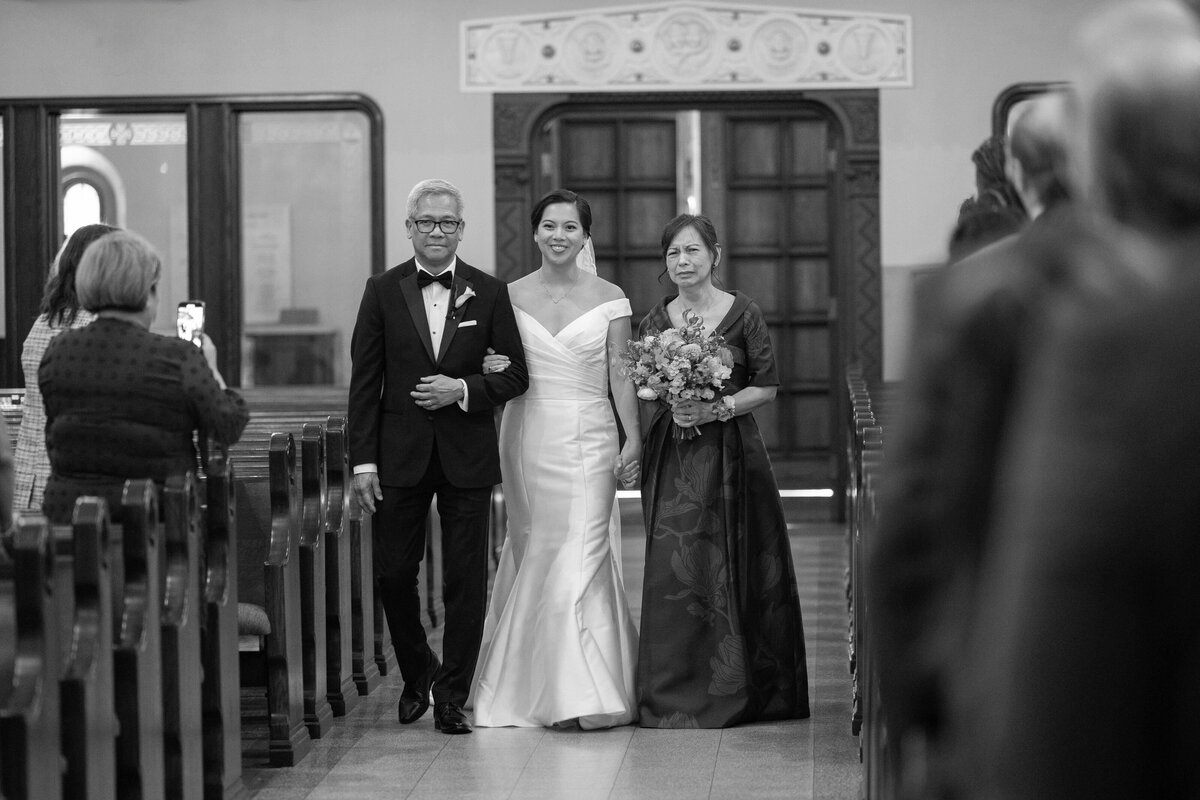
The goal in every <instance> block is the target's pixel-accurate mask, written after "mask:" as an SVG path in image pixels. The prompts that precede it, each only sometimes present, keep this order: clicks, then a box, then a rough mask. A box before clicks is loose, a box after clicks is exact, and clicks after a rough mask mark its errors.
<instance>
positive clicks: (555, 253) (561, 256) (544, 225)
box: [533, 203, 587, 266]
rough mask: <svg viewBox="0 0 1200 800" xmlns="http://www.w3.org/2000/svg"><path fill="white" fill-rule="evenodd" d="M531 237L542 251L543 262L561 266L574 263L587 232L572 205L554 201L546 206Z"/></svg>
mask: <svg viewBox="0 0 1200 800" xmlns="http://www.w3.org/2000/svg"><path fill="white" fill-rule="evenodd" d="M533 239H534V241H535V242H537V246H538V249H539V250H541V251H542V260H543V263H546V264H551V265H554V266H562V265H566V264H574V263H575V257H576V256H577V255H579V251H580V250H582V249H583V243H584V240H586V239H587V234H586V233H585V232H584V230H583V224H582V223H581V222H580V220H579V212H578V210H576V208H575V206H574V205H572V204H570V203H554V204H553V205H550V206H547V207H546V212H545V214H543V215H542V221H541V223H539V224H538V226H537V229H536V230H535V231H534V235H533Z"/></svg>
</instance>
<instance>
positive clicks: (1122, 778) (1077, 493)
mask: <svg viewBox="0 0 1200 800" xmlns="http://www.w3.org/2000/svg"><path fill="white" fill-rule="evenodd" d="M1198 252H1200V237H1192V239H1191V241H1190V242H1183V243H1180V246H1179V247H1178V248H1177V249H1176V251H1175V252H1174V253H1173V254H1172V257H1171V258H1170V259H1169V260H1168V261H1167V268H1168V272H1167V273H1166V278H1167V280H1166V282H1165V286H1162V287H1157V288H1156V289H1155V290H1154V291H1152V292H1151V293H1150V294H1149V296H1137V297H1134V298H1130V297H1121V298H1118V300H1119V302H1118V303H1116V304H1115V305H1116V308H1115V309H1108V310H1107V311H1106V313H1104V314H1095V313H1086V310H1085V313H1075V312H1076V311H1077V310H1076V309H1064V310H1063V311H1062V312H1061V313H1056V314H1055V320H1054V321H1055V325H1054V332H1053V333H1052V335H1051V336H1050V337H1049V338H1050V342H1049V343H1048V345H1047V348H1046V352H1045V353H1044V354H1043V357H1042V358H1040V359H1038V363H1037V364H1035V365H1034V366H1033V368H1032V369H1031V376H1030V380H1029V381H1027V382H1026V387H1025V391H1024V392H1023V396H1022V398H1020V399H1019V400H1018V401H1017V402H1016V404H1015V408H1014V413H1013V419H1012V432H1013V433H1012V436H1013V440H1012V444H1011V448H1010V449H1009V450H1008V451H1007V455H1006V457H1005V458H1004V460H1003V463H1002V465H1001V466H1000V468H999V469H998V474H999V481H998V484H997V501H998V505H997V508H998V510H997V515H996V517H997V518H996V524H995V530H994V533H993V535H992V539H993V547H992V550H993V553H994V554H993V555H990V556H989V558H988V560H987V563H986V565H985V568H984V573H983V582H982V587H981V591H980V597H979V608H980V614H979V616H978V617H977V618H976V620H975V622H976V625H975V628H976V631H975V639H974V644H975V647H974V648H973V650H972V652H973V658H971V659H970V661H969V663H968V666H969V668H970V671H969V672H968V673H967V674H968V676H969V678H970V680H972V681H973V682H974V685H973V687H971V688H972V690H973V691H972V692H971V693H970V695H969V698H968V699H972V698H973V699H974V701H975V702H974V704H971V703H964V704H963V707H962V714H961V719H959V720H958V721H959V723H961V728H962V729H963V730H969V731H971V732H972V733H971V736H970V737H969V739H970V740H971V741H974V742H977V743H979V744H980V745H981V750H980V751H979V752H975V753H971V754H969V756H968V759H967V763H968V766H967V767H966V769H967V770H968V771H969V772H970V773H971V774H970V775H968V776H967V777H966V780H965V781H964V783H965V785H966V786H968V787H975V789H978V790H981V791H979V795H978V796H980V797H988V798H1016V797H1019V798H1047V799H1049V798H1054V800H1070V799H1071V798H1088V800H1098V799H1099V800H1103V799H1104V798H1114V799H1115V798H1122V799H1124V798H1131V797H1146V798H1150V797H1164V798H1165V797H1172V798H1175V797H1178V798H1182V797H1200V761H1198V760H1197V753H1200V725H1197V720H1200V683H1198V682H1197V676H1198V675H1200V580H1198V579H1197V576H1198V575H1200V413H1197V398H1200V325H1197V309H1198V308H1200V270H1197V255H1196V254H1197V253H1198ZM968 795H969V796H975V795H974V794H973V793H971V792H968Z"/></svg>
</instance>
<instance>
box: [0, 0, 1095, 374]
mask: <svg viewBox="0 0 1200 800" xmlns="http://www.w3.org/2000/svg"><path fill="white" fill-rule="evenodd" d="M629 4H630V3H628V2H619V3H611V4H606V3H603V2H598V1H597V0H503V1H501V0H491V1H490V2H487V3H484V2H479V1H478V0H436V2H430V1H429V0H420V1H419V2H418V0H157V1H156V0H141V1H140V2H138V1H122V0H37V1H36V2H34V1H31V0H0V97H27V96H45V95H52V96H63V95H85V96H86V95H104V94H133V95H139V94H154V95H170V94H214V93H243V92H302V91H355V92H362V93H364V94H367V95H370V96H371V97H372V98H373V99H374V100H375V101H376V102H377V103H379V105H380V106H381V107H382V109H383V112H384V117H385V132H386V139H387V142H386V156H385V159H386V170H387V175H386V197H387V209H388V235H387V256H388V260H389V263H395V262H398V261H400V260H402V259H403V258H406V257H407V256H408V255H409V254H410V250H409V247H408V242H407V240H406V238H405V235H404V225H403V217H404V199H405V197H406V195H407V192H408V189H409V188H410V187H411V186H412V184H414V183H415V182H416V181H418V180H420V179H421V178H425V177H432V176H438V177H444V178H447V179H449V180H451V181H453V182H454V183H456V184H458V185H459V186H460V187H461V188H462V189H463V190H464V192H465V193H466V196H467V203H468V207H467V213H466V217H467V220H468V224H467V228H466V239H465V241H464V243H463V246H462V253H463V255H464V257H466V258H467V259H468V260H471V261H472V262H473V263H475V264H477V265H479V266H481V267H484V268H490V267H491V263H492V249H493V242H494V231H493V224H492V198H493V191H492V190H493V187H492V148H491V136H492V120H491V107H492V100H491V96H490V95H487V94H482V93H462V92H460V91H459V89H458V83H459V70H458V58H459V53H458V50H459V38H458V37H459V23H460V22H461V21H462V20H467V19H476V18H481V17H488V18H490V17H495V16H501V15H506V14H538V13H562V12H568V11H572V10H578V9H587V8H595V7H598V6H603V5H629ZM769 5H779V6H786V7H794V8H809V7H817V8H825V9H829V10H837V11H844V10H858V11H870V12H883V13H904V14H911V15H912V17H913V29H914V47H913V54H914V58H913V63H914V76H915V86H914V88H912V89H889V90H886V91H884V92H883V93H882V101H881V111H880V115H881V140H882V163H883V174H882V187H881V191H882V204H883V209H882V226H883V241H882V258H883V263H884V267H885V278H884V294H885V306H884V331H885V342H884V348H885V353H884V357H885V376H887V377H892V378H895V377H899V372H900V364H901V361H902V359H901V350H902V346H901V343H902V342H903V340H904V338H905V336H906V331H907V327H908V303H907V298H908V289H907V285H908V271H909V269H910V268H912V267H914V266H920V265H924V264H927V263H929V262H933V261H937V260H939V259H940V258H941V257H942V256H943V253H944V250H945V241H946V238H947V236H948V234H949V231H950V226H951V224H952V222H953V218H954V214H955V212H956V210H957V208H958V205H959V203H960V202H961V200H962V199H963V198H964V197H966V196H968V195H969V194H971V193H972V192H973V188H974V170H973V166H972V164H971V161H970V154H971V151H972V150H973V149H974V148H975V147H976V146H977V145H978V144H979V143H980V142H981V141H982V140H983V138H984V137H985V136H987V134H988V132H989V125H990V121H989V120H990V110H991V106H992V101H993V100H994V99H995V97H996V95H997V93H999V92H1000V90H1002V89H1003V88H1004V87H1005V86H1008V85H1009V84H1012V83H1016V82H1019V81H1025V80H1048V79H1059V78H1061V77H1062V76H1063V74H1064V72H1065V70H1064V68H1063V65H1062V57H1063V51H1064V49H1065V44H1066V42H1067V41H1068V40H1069V38H1070V34H1071V31H1072V30H1073V28H1074V27H1075V25H1076V24H1077V23H1078V21H1079V19H1080V18H1081V17H1082V16H1083V15H1084V14H1085V13H1088V12H1089V11H1090V10H1091V9H1093V8H1094V7H1095V6H1096V5H1098V4H1097V3H1096V2H1094V0H817V2H815V3H814V4H813V5H812V6H809V5H808V4H807V3H804V4H801V3H782V2H778V3H773V4H770V3H769Z"/></svg>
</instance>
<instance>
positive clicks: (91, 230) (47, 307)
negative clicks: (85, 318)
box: [40, 223, 117, 327]
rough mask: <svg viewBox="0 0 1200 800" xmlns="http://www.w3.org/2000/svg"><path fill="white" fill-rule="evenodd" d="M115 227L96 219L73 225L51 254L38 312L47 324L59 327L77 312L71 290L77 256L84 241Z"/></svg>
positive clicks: (77, 299)
mask: <svg viewBox="0 0 1200 800" xmlns="http://www.w3.org/2000/svg"><path fill="white" fill-rule="evenodd" d="M115 230H117V229H116V228H114V227H113V226H112V225H103V224H101V223H96V224H94V225H84V226H82V227H80V228H76V229H75V232H74V233H72V234H71V235H70V236H69V237H67V241H66V242H64V243H63V246H62V247H61V248H60V249H59V251H58V255H56V256H55V257H54V263H53V264H51V266H50V277H49V278H48V279H47V280H46V291H45V292H44V293H43V294H42V307H41V309H40V310H41V313H43V314H45V315H46V317H47V318H48V319H49V321H50V324H51V325H53V326H55V327H59V326H61V325H63V324H66V325H70V324H71V323H73V322H74V321H75V315H76V314H77V313H78V312H79V309H80V303H79V296H78V294H77V293H76V291H75V271H76V270H77V269H78V267H79V259H80V258H82V257H83V251H84V250H86V249H87V247H88V245H90V244H91V243H92V242H94V241H96V240H97V239H99V238H100V237H101V236H103V235H104V234H106V233H111V232H112V231H115Z"/></svg>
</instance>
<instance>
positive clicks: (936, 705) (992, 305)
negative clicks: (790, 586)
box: [869, 204, 1146, 733]
mask: <svg viewBox="0 0 1200 800" xmlns="http://www.w3.org/2000/svg"><path fill="white" fill-rule="evenodd" d="M1122 249H1123V246H1122V245H1121V244H1120V243H1119V242H1118V240H1117V239H1116V238H1115V237H1113V236H1112V235H1110V232H1109V231H1107V230H1106V229H1105V228H1103V227H1102V226H1100V225H1098V224H1097V223H1096V222H1095V221H1094V220H1093V219H1091V218H1090V217H1089V216H1087V215H1086V214H1085V213H1084V212H1082V211H1080V210H1078V209H1075V208H1073V207H1071V206H1070V205H1069V204H1061V205H1059V206H1057V207H1056V208H1053V209H1051V210H1048V211H1046V212H1045V213H1044V214H1042V215H1041V216H1039V217H1038V218H1037V219H1036V220H1034V221H1033V222H1032V223H1030V225H1029V226H1028V227H1027V228H1026V229H1025V230H1024V231H1022V233H1020V234H1017V235H1015V236H1011V237H1009V238H1007V239H1004V240H1002V241H1001V242H999V243H996V244H994V245H992V246H991V247H989V248H985V249H984V250H981V251H979V252H978V253H976V254H975V255H974V256H972V257H970V258H968V259H965V260H963V261H962V262H959V263H958V264H956V265H953V266H950V267H947V268H945V269H944V270H943V271H942V272H940V273H939V274H938V275H937V276H935V277H933V278H930V279H929V283H928V284H927V285H926V286H925V287H923V289H924V290H923V292H922V293H921V295H920V296H919V297H918V305H917V311H916V313H915V314H914V319H915V320H917V327H916V328H915V333H914V337H913V341H912V346H911V349H910V355H909V363H908V368H907V373H908V374H907V375H906V377H905V378H904V380H903V388H902V403H901V410H900V412H899V413H898V414H897V419H896V422H895V423H894V426H893V435H891V436H889V441H890V444H889V448H888V449H889V454H888V463H889V469H888V480H887V481H886V483H885V484H884V485H883V490H882V491H883V496H882V498H881V505H882V511H881V515H880V530H879V531H878V534H877V536H876V537H875V540H874V542H873V543H872V545H871V549H870V559H871V561H870V564H871V567H870V581H871V583H870V586H869V590H870V591H871V592H872V595H873V602H872V608H873V609H874V610H875V612H876V615H877V616H876V620H875V624H874V625H873V626H872V630H873V631H875V634H874V635H875V636H876V641H877V645H878V647H879V654H880V659H881V668H882V670H883V675H884V677H883V678H882V679H881V686H880V688H881V692H882V693H883V705H884V707H885V708H886V709H887V715H888V719H889V724H890V725H892V726H894V729H895V728H900V729H906V728H909V727H911V726H913V725H917V726H923V727H925V728H927V729H933V730H936V729H937V727H938V724H939V717H940V715H941V714H942V713H943V711H944V708H943V704H942V697H941V693H942V691H943V690H944V688H945V687H944V680H943V679H944V677H945V672H946V670H947V669H953V668H954V664H955V663H956V662H958V661H960V660H961V654H962V652H963V648H964V643H963V637H964V636H965V635H966V633H967V626H966V625H965V624H964V620H966V619H968V618H969V615H970V609H971V607H972V603H973V600H974V595H975V586H976V580H977V570H978V567H979V562H980V559H981V557H982V554H983V551H984V547H985V543H986V538H987V533H988V528H989V526H990V521H991V515H992V512H993V483H994V477H995V467H996V459H997V457H998V454H999V452H1000V450H1001V447H1002V443H1003V440H1004V434H1005V431H1006V429H1007V426H1008V423H1009V415H1010V410H1011V405H1012V402H1013V398H1014V395H1015V393H1016V392H1017V391H1018V387H1019V386H1020V385H1021V384H1022V383H1023V381H1024V376H1025V371H1026V369H1027V367H1028V363H1029V361H1030V360H1031V359H1032V357H1033V356H1034V355H1035V354H1036V353H1037V352H1038V350H1039V348H1040V347H1041V342H1042V339H1043V322H1044V315H1045V312H1046V309H1047V308H1048V307H1051V306H1053V305H1054V304H1055V303H1057V302H1060V301H1061V300H1063V299H1064V298H1073V299H1077V300H1078V301H1080V302H1084V303H1086V302H1088V298H1094V299H1096V300H1100V299H1101V298H1105V297H1111V296H1113V295H1119V294H1122V293H1127V292H1130V291H1137V290H1138V289H1137V287H1139V286H1142V285H1143V284H1144V283H1145V280H1146V279H1145V278H1144V277H1143V276H1141V275H1139V267H1138V266H1137V264H1136V259H1133V258H1130V259H1126V258H1123V257H1119V255H1118V254H1119V253H1120V252H1121V251H1122ZM1131 262H1134V263H1131ZM895 732H896V733H899V731H895Z"/></svg>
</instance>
